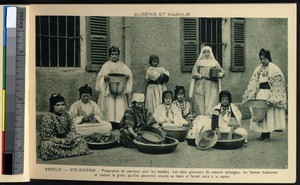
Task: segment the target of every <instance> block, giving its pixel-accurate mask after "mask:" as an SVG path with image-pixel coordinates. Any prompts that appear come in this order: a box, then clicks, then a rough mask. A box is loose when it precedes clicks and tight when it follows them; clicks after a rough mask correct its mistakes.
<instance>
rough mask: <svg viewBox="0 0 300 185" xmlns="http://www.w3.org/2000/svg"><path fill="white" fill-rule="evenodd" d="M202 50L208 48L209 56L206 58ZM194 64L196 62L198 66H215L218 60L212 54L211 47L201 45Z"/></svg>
mask: <svg viewBox="0 0 300 185" xmlns="http://www.w3.org/2000/svg"><path fill="white" fill-rule="evenodd" d="M204 50H209V52H210V56H209V58H208V59H206V58H205V57H204V56H203V52H204ZM196 64H198V65H200V66H216V65H217V64H218V61H217V60H216V59H215V56H214V54H213V51H212V49H211V47H209V46H204V47H202V49H201V52H200V55H199V57H198V59H197V61H196Z"/></svg>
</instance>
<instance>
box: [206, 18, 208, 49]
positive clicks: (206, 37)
mask: <svg viewBox="0 0 300 185" xmlns="http://www.w3.org/2000/svg"><path fill="white" fill-rule="evenodd" d="M207 31H208V29H207V19H205V35H206V37H205V43H207Z"/></svg>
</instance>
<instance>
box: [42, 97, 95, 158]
mask: <svg viewBox="0 0 300 185" xmlns="http://www.w3.org/2000/svg"><path fill="white" fill-rule="evenodd" d="M39 135H40V143H39V145H38V148H39V155H40V158H41V159H42V160H53V159H59V158H64V157H72V156H79V155H86V154H90V153H91V152H90V150H89V149H88V146H87V143H86V141H85V140H84V139H83V138H82V137H81V136H80V135H79V134H78V133H77V132H76V131H75V127H74V124H73V123H72V120H71V118H70V115H69V114H68V113H67V112H66V104H65V99H64V97H63V96H61V95H60V94H52V95H51V97H50V110H49V113H48V114H46V115H45V116H44V117H43V119H42V123H41V127H40V133H39Z"/></svg>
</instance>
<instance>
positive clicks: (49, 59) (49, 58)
mask: <svg viewBox="0 0 300 185" xmlns="http://www.w3.org/2000/svg"><path fill="white" fill-rule="evenodd" d="M50 35H51V33H50V16H48V47H49V48H48V53H49V56H48V66H49V67H51V43H50V39H51V38H50Z"/></svg>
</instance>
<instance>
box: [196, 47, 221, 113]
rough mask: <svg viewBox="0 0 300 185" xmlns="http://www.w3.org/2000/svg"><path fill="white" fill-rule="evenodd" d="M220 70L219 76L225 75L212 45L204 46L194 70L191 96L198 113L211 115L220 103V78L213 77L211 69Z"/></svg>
mask: <svg viewBox="0 0 300 185" xmlns="http://www.w3.org/2000/svg"><path fill="white" fill-rule="evenodd" d="M212 68H217V69H219V70H220V72H219V73H218V75H217V77H218V78H222V77H223V76H224V70H223V69H222V68H221V66H220V64H219V63H218V61H217V60H216V59H215V57H214V54H213V52H212V49H211V47H209V46H204V47H203V48H202V49H201V52H200V55H199V57H198V59H197V61H196V63H195V65H194V67H193V70H192V78H193V79H192V82H191V85H190V97H191V98H193V100H194V108H195V111H196V114H197V115H209V114H210V112H211V111H212V109H213V107H214V106H216V105H217V104H218V99H219V84H218V83H219V82H218V78H216V77H211V75H210V70H211V69H212Z"/></svg>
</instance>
